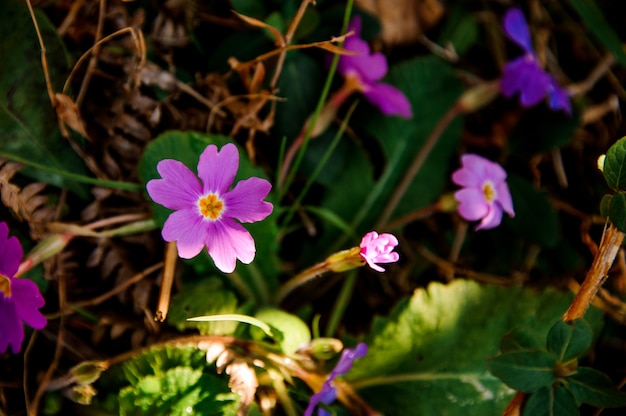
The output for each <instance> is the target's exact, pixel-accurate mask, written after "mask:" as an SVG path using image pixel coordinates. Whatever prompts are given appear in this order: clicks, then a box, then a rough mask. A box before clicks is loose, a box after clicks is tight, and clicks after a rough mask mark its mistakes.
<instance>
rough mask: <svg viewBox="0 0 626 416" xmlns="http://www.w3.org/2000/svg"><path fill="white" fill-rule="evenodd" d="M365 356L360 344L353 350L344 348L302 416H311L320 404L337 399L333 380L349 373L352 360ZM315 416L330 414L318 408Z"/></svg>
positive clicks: (363, 346) (365, 352) (363, 347)
mask: <svg viewBox="0 0 626 416" xmlns="http://www.w3.org/2000/svg"><path fill="white" fill-rule="evenodd" d="M365 354H367V345H365V344H364V343H362V342H360V343H359V344H358V345H357V346H356V347H355V348H354V349H352V348H345V349H344V350H343V352H342V353H341V357H340V358H339V361H338V362H337V365H335V368H334V369H333V371H331V372H330V374H329V375H328V377H327V378H326V381H324V384H323V385H322V388H321V389H320V391H319V392H317V393H315V394H314V395H312V396H311V401H310V402H309V405H308V406H307V408H306V410H305V411H304V416H311V415H312V414H313V411H314V410H315V408H316V407H317V406H318V405H319V404H320V403H324V404H326V405H329V404H331V403H332V402H334V401H335V399H336V398H337V388H336V387H335V386H334V384H333V382H334V380H335V379H336V378H337V377H340V376H342V375H344V374H346V373H347V372H348V371H350V368H352V364H353V363H354V360H356V359H357V358H361V357H364V356H365ZM317 415H318V416H330V413H328V412H327V411H326V410H324V409H322V408H321V407H320V408H318V409H317Z"/></svg>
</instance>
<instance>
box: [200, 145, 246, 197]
mask: <svg viewBox="0 0 626 416" xmlns="http://www.w3.org/2000/svg"><path fill="white" fill-rule="evenodd" d="M237 169H239V151H238V150H237V146H235V145H234V144H232V143H228V144H225V145H224V146H222V149H221V150H220V151H219V152H218V151H217V146H215V145H214V144H210V145H208V146H207V147H206V149H204V152H202V154H201V155H200V160H199V161H198V176H199V177H200V179H201V180H202V183H203V185H204V186H203V188H202V189H203V191H202V193H203V194H205V195H206V194H208V193H211V192H217V193H219V194H224V193H226V191H228V188H229V187H230V186H231V185H232V184H233V181H234V180H235V175H236V174H237Z"/></svg>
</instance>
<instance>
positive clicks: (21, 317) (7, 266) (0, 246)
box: [0, 222, 47, 354]
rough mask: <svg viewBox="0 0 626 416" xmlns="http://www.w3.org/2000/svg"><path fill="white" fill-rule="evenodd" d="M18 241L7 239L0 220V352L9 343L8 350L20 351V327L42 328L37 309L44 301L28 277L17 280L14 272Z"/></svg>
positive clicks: (19, 248) (19, 252)
mask: <svg viewBox="0 0 626 416" xmlns="http://www.w3.org/2000/svg"><path fill="white" fill-rule="evenodd" d="M22 255H23V251H22V246H21V245H20V242H19V240H18V239H17V238H16V237H15V236H12V237H10V238H9V227H8V226H7V225H6V223H4V222H0V354H3V353H4V352H5V351H6V350H7V348H8V347H9V345H10V346H11V351H12V352H13V353H14V354H16V353H18V352H20V349H21V347H22V341H23V340H24V326H23V324H22V323H26V324H27V325H29V326H31V327H33V328H34V329H43V328H44V327H45V326H46V324H47V321H46V318H45V317H44V316H43V315H42V314H41V312H39V308H41V307H42V306H43V305H44V304H45V301H44V299H43V297H42V296H41V293H39V288H38V287H37V285H36V284H35V283H34V282H32V281H31V280H28V279H17V278H15V277H13V276H15V273H16V272H17V269H18V267H19V265H20V261H21V260H22Z"/></svg>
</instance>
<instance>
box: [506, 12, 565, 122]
mask: <svg viewBox="0 0 626 416" xmlns="http://www.w3.org/2000/svg"><path fill="white" fill-rule="evenodd" d="M503 26H504V31H505V32H506V34H507V36H508V37H509V38H510V39H511V40H512V41H513V42H515V43H516V44H517V45H519V46H520V47H521V48H522V49H523V50H524V52H525V54H524V55H522V56H520V57H519V58H517V59H514V60H512V61H511V62H509V63H507V64H506V65H505V66H504V70H503V73H502V79H501V81H500V89H501V90H502V93H503V94H504V96H506V97H512V96H513V95H514V94H515V93H518V92H519V94H520V103H521V104H522V105H523V106H524V107H531V106H533V105H535V104H537V103H539V102H540V101H541V100H543V99H544V97H545V96H546V95H547V96H548V98H549V100H548V105H549V106H550V108H552V109H553V110H563V111H565V112H566V113H568V114H571V113H572V107H571V104H570V100H569V95H568V93H567V91H566V90H565V89H563V88H561V86H559V84H558V83H557V82H556V79H554V77H553V76H552V75H550V74H549V73H547V72H545V71H544V70H543V69H542V68H541V63H540V62H539V58H538V57H537V53H536V52H535V50H534V49H533V46H532V42H531V39H530V31H529V29H528V24H527V23H526V19H525V18H524V14H523V13H522V11H521V10H520V9H518V8H513V9H510V10H509V11H507V12H506V14H505V16H504V21H503Z"/></svg>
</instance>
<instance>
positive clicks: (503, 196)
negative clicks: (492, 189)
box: [496, 182, 515, 217]
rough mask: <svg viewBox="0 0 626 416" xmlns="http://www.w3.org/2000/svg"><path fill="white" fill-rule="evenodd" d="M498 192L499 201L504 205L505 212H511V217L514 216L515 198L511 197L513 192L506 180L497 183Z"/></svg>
mask: <svg viewBox="0 0 626 416" xmlns="http://www.w3.org/2000/svg"><path fill="white" fill-rule="evenodd" d="M496 193H497V194H498V198H497V202H498V203H499V204H500V205H501V206H502V209H503V210H504V212H506V213H507V214H509V216H510V217H514V216H515V211H514V210H513V199H512V198H511V192H510V191H509V187H508V185H507V184H506V182H502V183H500V184H498V185H496Z"/></svg>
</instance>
